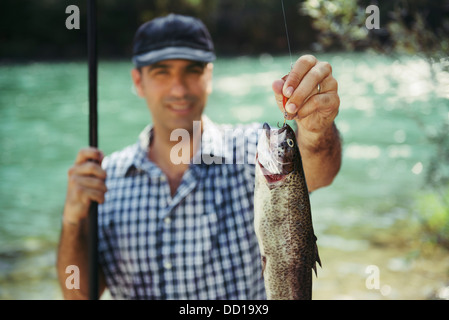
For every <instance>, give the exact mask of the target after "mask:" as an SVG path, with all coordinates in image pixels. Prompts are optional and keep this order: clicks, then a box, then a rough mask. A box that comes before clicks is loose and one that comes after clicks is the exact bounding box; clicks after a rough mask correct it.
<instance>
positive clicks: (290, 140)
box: [287, 139, 295, 148]
mask: <svg viewBox="0 0 449 320" xmlns="http://www.w3.org/2000/svg"><path fill="white" fill-rule="evenodd" d="M287 144H288V145H289V146H290V148H293V146H294V145H295V143H294V142H293V140H292V139H287Z"/></svg>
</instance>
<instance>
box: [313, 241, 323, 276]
mask: <svg viewBox="0 0 449 320" xmlns="http://www.w3.org/2000/svg"><path fill="white" fill-rule="evenodd" d="M314 237H315V241H316V239H317V238H316V236H314ZM317 262H318V264H319V265H320V267H321V268H322V266H321V259H320V254H319V252H318V246H317V244H316V242H315V259H314V260H313V265H312V268H313V270H314V271H315V276H317V277H318V273H317V271H316V263H317Z"/></svg>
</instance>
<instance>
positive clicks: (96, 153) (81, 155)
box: [75, 147, 104, 164]
mask: <svg viewBox="0 0 449 320" xmlns="http://www.w3.org/2000/svg"><path fill="white" fill-rule="evenodd" d="M103 158H104V155H103V153H102V152H101V151H100V150H98V149H96V148H93V147H88V148H84V149H81V150H80V151H79V152H78V154H77V156H76V160H75V164H80V163H83V162H86V161H88V160H93V161H96V162H98V163H101V161H103Z"/></svg>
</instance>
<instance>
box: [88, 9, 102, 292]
mask: <svg viewBox="0 0 449 320" xmlns="http://www.w3.org/2000/svg"><path fill="white" fill-rule="evenodd" d="M96 7H97V6H96V0H88V4H87V55H88V62H89V145H90V146H91V147H95V148H97V147H98V138H97V132H98V130H97V127H98V125H97V124H98V120H97V69H98V66H97V8H96ZM88 221H89V239H88V262H89V299H90V300H97V299H98V296H99V293H98V203H97V202H95V201H92V203H91V205H90V209H89V219H88Z"/></svg>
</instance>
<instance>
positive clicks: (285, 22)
mask: <svg viewBox="0 0 449 320" xmlns="http://www.w3.org/2000/svg"><path fill="white" fill-rule="evenodd" d="M281 5H282V15H283V16H284V27H285V35H286V37H287V45H288V52H289V54H290V71H291V70H292V69H293V58H292V50H291V47H290V37H289V36H288V28H287V18H286V16H285V8H284V0H281ZM287 101H288V99H287V98H286V97H285V96H284V95H283V99H282V105H283V107H284V124H283V125H282V127H283V126H285V123H286V122H287V115H288V114H287V110H285V105H286V103H287ZM278 127H279V122H278ZM279 128H280V127H279Z"/></svg>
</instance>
